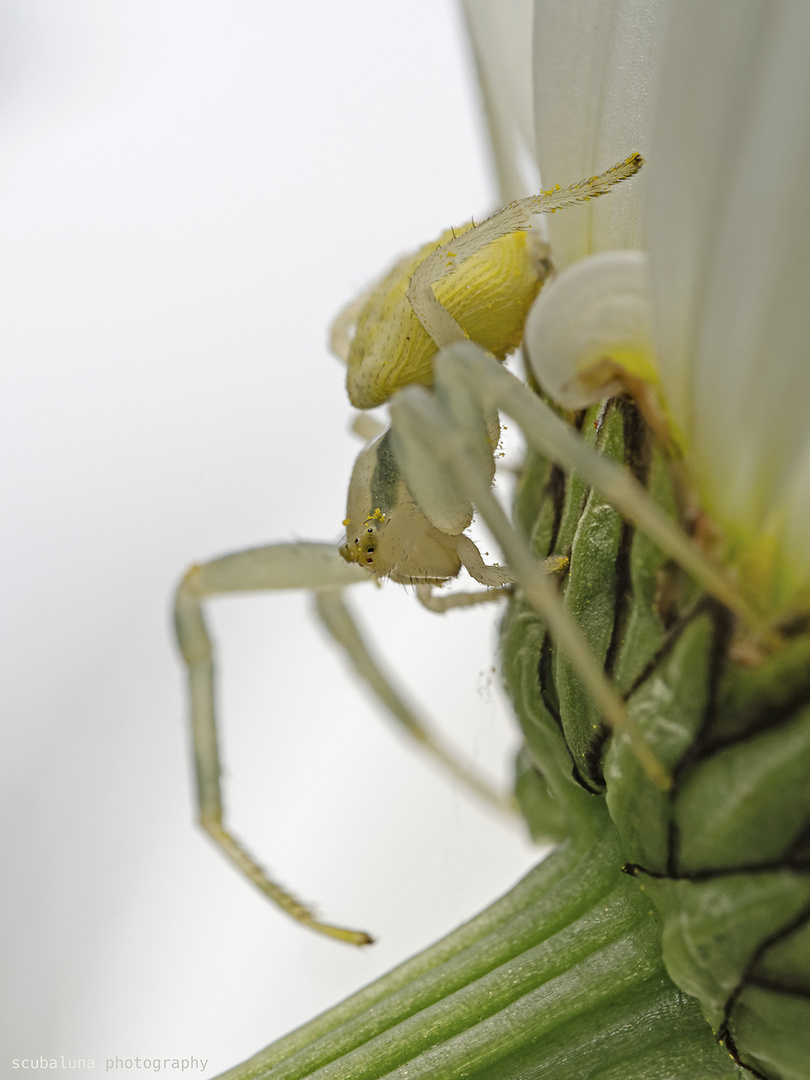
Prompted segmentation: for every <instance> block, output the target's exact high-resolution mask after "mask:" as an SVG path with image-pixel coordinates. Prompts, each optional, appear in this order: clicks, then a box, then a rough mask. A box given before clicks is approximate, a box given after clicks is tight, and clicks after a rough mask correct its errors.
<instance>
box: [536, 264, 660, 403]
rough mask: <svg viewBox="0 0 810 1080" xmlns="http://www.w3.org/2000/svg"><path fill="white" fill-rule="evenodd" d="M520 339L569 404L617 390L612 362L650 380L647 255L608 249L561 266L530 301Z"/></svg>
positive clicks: (548, 384)
mask: <svg viewBox="0 0 810 1080" xmlns="http://www.w3.org/2000/svg"><path fill="white" fill-rule="evenodd" d="M523 343H524V346H525V349H526V354H527V357H528V360H529V364H530V366H531V369H532V371H533V372H534V374H535V376H536V377H537V380H538V382H539V383H540V385H541V387H542V388H543V390H545V392H546V393H547V394H549V395H550V396H551V397H552V398H553V399H554V400H555V401H557V402H558V403H559V404H560V405H562V406H564V407H565V408H567V409H582V408H585V407H586V406H587V405H591V404H593V403H594V402H597V401H601V400H602V399H603V398H605V397H609V396H610V395H611V394H614V393H618V392H620V391H621V390H622V389H623V384H622V381H621V378H620V377H617V374H616V369H622V370H623V371H627V372H629V373H630V374H631V375H632V376H634V377H636V378H638V377H640V378H644V379H646V380H647V381H654V380H655V369H654V360H653V345H652V330H651V319H650V299H649V288H648V278H647V258H646V255H645V254H644V253H643V252H641V251H606V252H602V253H601V254H599V255H592V256H590V257H589V258H586V259H581V260H580V261H579V262H577V263H575V264H574V265H573V266H569V267H568V268H567V269H565V270H563V271H562V273H561V274H560V275H559V276H558V277H557V278H555V279H554V280H553V281H552V282H550V284H548V285H547V286H546V287H545V288H544V289H543V291H542V292H541V293H540V296H539V297H538V298H537V300H536V301H535V302H534V304H533V306H532V309H531V311H530V312H529V317H528V319H527V320H526V328H525V331H524V336H523Z"/></svg>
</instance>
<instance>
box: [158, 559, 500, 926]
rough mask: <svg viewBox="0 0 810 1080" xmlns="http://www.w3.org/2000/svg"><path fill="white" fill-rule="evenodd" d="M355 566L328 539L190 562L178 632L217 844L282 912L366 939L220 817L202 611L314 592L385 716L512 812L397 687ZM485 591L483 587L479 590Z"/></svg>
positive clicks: (202, 816)
mask: <svg viewBox="0 0 810 1080" xmlns="http://www.w3.org/2000/svg"><path fill="white" fill-rule="evenodd" d="M369 580H370V578H369V576H368V574H367V573H366V572H364V571H363V570H362V569H361V568H360V567H359V566H354V565H349V564H347V563H346V561H345V560H344V559H342V558H340V556H339V554H338V552H337V550H336V549H335V548H334V547H333V546H332V545H330V544H313V543H298V544H275V545H271V546H268V547H263V548H256V549H253V550H250V551H242V552H237V553H235V554H232V555H226V556H223V557H222V558H220V559H214V560H213V561H211V562H209V563H206V564H205V565H203V566H195V567H192V569H191V570H189V572H188V573H187V574H186V576H185V577H184V578H183V581H182V582H181V584H180V587H179V589H178V591H177V598H176V603H175V623H176V628H177V638H178V642H179V645H180V650H181V652H182V655H183V659H184V660H185V662H186V665H187V667H188V673H189V689H190V698H191V728H192V739H193V744H194V759H195V767H196V774H197V798H198V808H199V821H200V824H201V825H202V827H203V828H204V829H205V831H206V832H207V833H208V835H209V836H210V837H211V838H212V839H213V840H214V842H215V843H216V844H217V846H218V847H219V848H220V850H221V851H222V852H223V853H224V854H225V856H226V857H227V858H228V859H229V860H230V861H231V863H233V865H234V866H236V868H237V869H238V870H239V871H240V872H241V873H242V874H244V875H245V876H246V877H247V878H248V880H250V881H251V882H252V883H253V884H254V885H255V886H256V887H257V888H258V889H260V890H261V892H263V893H264V894H265V895H266V896H267V897H269V898H270V899H271V900H273V901H274V902H275V903H276V904H278V906H279V907H281V908H282V910H284V911H285V912H287V914H288V915H291V916H292V917H293V918H294V919H297V920H298V921H299V922H301V923H303V924H304V925H306V926H309V927H310V929H312V930H316V931H318V932H319V933H322V934H326V935H328V936H329V937H333V938H337V939H338V940H340V941H345V942H348V943H349V944H353V945H365V944H368V943H370V942H371V941H372V938H371V937H370V936H369V935H368V934H366V933H365V932H363V931H357V930H347V929H345V928H343V927H338V926H333V925H331V924H329V923H323V922H320V921H318V920H316V919H315V918H314V916H313V914H312V912H311V911H310V910H309V909H308V908H307V907H306V906H305V905H304V904H302V903H301V902H300V901H299V900H297V899H296V898H295V897H294V896H293V895H292V894H291V893H290V892H288V891H287V890H286V889H284V888H282V887H281V886H280V885H278V884H277V883H276V882H275V881H273V880H272V878H270V877H269V875H268V874H267V872H266V871H265V870H264V868H263V867H262V866H261V865H260V864H259V863H258V862H257V861H256V860H255V859H254V858H253V857H252V856H251V855H250V854H249V853H248V852H247V851H246V850H245V848H244V847H243V845H242V844H241V843H240V842H239V840H237V839H236V838H235V837H234V836H233V834H232V833H231V832H230V830H229V829H228V828H227V826H226V824H225V821H224V814H223V808H222V791H221V783H220V774H221V768H220V759H219V748H218V737H217V719H216V700H215V678H214V656H213V647H212V644H211V638H210V636H209V633H208V629H207V627H206V624H205V619H204V616H203V602H204V601H205V600H206V599H207V598H210V597H214V596H222V595H226V594H232V593H236V592H260V591H272V590H276V589H306V590H308V591H310V592H313V593H314V595H315V603H316V610H317V613H318V616H319V618H320V620H321V622H322V623H323V625H324V627H325V628H326V630H327V631H328V632H329V634H330V635H331V636H332V638H333V640H334V641H335V643H336V644H337V645H339V646H340V648H341V649H342V650H343V651H344V653H345V654H346V656H347V658H348V659H349V661H350V662H351V664H352V666H353V667H354V669H355V671H356V672H357V674H358V675H359V676H360V678H361V679H362V680H363V681H364V682H365V683H366V685H367V686H368V687H369V688H370V689H371V690H372V691H373V692H374V694H375V695H376V696H377V698H378V700H379V701H380V702H381V704H382V705H383V706H384V707H385V709H386V712H387V714H388V715H389V716H391V717H393V718H394V719H395V720H397V721H398V722H399V724H400V725H401V726H402V728H403V729H404V730H405V731H406V732H407V734H408V735H409V736H410V737H411V738H412V739H414V740H415V741H416V742H417V743H418V744H419V745H420V746H421V747H422V749H423V750H425V751H426V752H427V753H428V754H430V755H431V756H432V757H433V759H434V760H435V761H437V762H438V764H440V765H441V766H442V768H444V769H445V770H447V771H448V772H450V773H451V774H452V775H453V776H455V777H456V778H457V779H458V780H459V781H460V782H461V783H463V784H464V785H465V786H466V787H467V788H468V789H469V790H470V791H472V792H474V793H475V795H476V796H477V797H479V798H481V799H484V800H485V801H486V802H487V803H489V805H490V806H492V807H493V808H495V809H497V810H499V811H500V812H502V813H504V812H505V813H508V814H510V815H513V814H514V812H515V806H514V803H513V802H512V800H511V799H509V798H507V797H504V796H503V795H501V794H500V792H498V791H496V790H495V789H494V788H493V787H492V786H491V785H490V784H489V783H488V782H487V781H486V780H485V779H484V778H483V777H482V776H479V775H478V773H476V771H475V770H474V769H471V768H469V767H468V766H466V765H465V764H464V763H463V762H462V761H460V760H459V758H458V757H457V756H456V754H455V752H454V751H453V750H452V749H451V748H450V747H448V746H446V745H445V744H444V742H443V740H442V739H441V737H440V736H438V735H437V734H436V733H435V732H434V731H432V730H431V727H430V726H429V725H428V724H426V723H425V722H424V721H423V720H422V719H421V718H420V717H419V716H418V715H417V714H416V713H415V712H414V710H413V709H412V708H411V706H410V705H409V704H408V702H407V701H406V700H405V698H404V697H403V696H402V695H401V694H400V693H399V692H398V691H397V689H396V687H395V686H394V685H393V683H392V682H391V680H390V679H389V678H388V676H387V675H386V673H385V672H384V671H383V670H382V668H381V667H380V665H379V664H378V663H377V661H376V659H375V658H374V656H373V655H372V653H371V651H370V650H369V648H368V646H367V644H366V642H365V640H364V639H363V636H362V634H361V633H360V630H359V628H358V627H357V625H356V623H355V621H354V619H353V618H352V615H351V613H350V612H349V610H348V608H347V607H346V605H345V603H344V601H343V599H342V589H343V588H344V587H346V586H348V585H353V584H357V583H359V582H362V581H369ZM484 595H486V594H484Z"/></svg>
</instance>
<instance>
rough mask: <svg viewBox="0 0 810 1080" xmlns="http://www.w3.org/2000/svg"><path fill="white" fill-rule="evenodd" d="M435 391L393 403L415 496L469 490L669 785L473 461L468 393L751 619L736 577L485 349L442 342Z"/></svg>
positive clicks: (618, 726) (609, 713) (574, 654)
mask: <svg viewBox="0 0 810 1080" xmlns="http://www.w3.org/2000/svg"><path fill="white" fill-rule="evenodd" d="M435 391H436V392H435V394H429V393H427V392H426V391H424V390H422V389H421V388H418V387H412V388H409V389H407V390H405V391H403V392H402V393H401V394H400V395H399V396H398V397H397V399H396V400H395V401H393V402H392V406H391V412H392V416H393V431H394V439H395V445H396V448H397V456H398V460H399V462H400V466H401V468H402V470H403V473H404V475H405V476H406V478H407V480H408V483H409V484H410V485H412V486H413V488H414V491H415V494H416V497H417V498H419V499H420V501H421V502H422V504H423V505H424V506H425V507H427V508H429V507H430V506H431V500H432V498H433V497H434V493H435V492H438V491H441V490H442V486H443V485H451V486H454V487H455V489H456V491H457V493H463V494H465V495H466V496H467V497H468V498H469V499H471V501H472V502H473V503H474V505H475V507H476V510H477V511H478V513H479V515H480V517H482V518H483V520H484V521H485V522H486V524H487V525H488V526H489V528H490V530H491V532H492V533H493V535H494V536H495V538H496V540H497V541H498V542H499V544H500V545H501V547H502V549H503V551H504V554H505V555H506V557H507V560H508V562H509V566H510V569H511V570H512V571H513V573H514V574H515V577H516V579H517V581H518V582H519V585H520V587H521V588H522V590H523V592H524V593H525V595H526V597H527V599H528V600H529V602H530V603H531V604H532V605H533V606H534V607H535V609H536V610H537V611H538V613H539V614H540V615H541V616H542V618H543V619H544V620H545V622H546V624H547V625H548V627H549V630H550V632H551V634H552V636H554V637H555V638H556V640H557V642H558V644H559V646H560V648H561V649H562V650H563V652H564V653H565V654H566V655H567V657H568V660H569V662H570V663H571V665H572V667H573V668H574V669H575V670H576V671H577V672H578V674H579V677H580V678H581V680H582V682H583V684H584V685H585V686H586V687H587V689H588V691H589V693H590V694H591V696H592V698H593V700H594V702H595V703H596V704H597V707H598V709H599V710H600V712H601V714H602V715H603V717H604V718H605V720H606V721H607V723H608V724H609V726H610V727H612V728H613V729H614V730H616V731H620V732H622V733H623V734H625V735H626V737H627V738H628V739H629V741H630V743H631V745H632V746H633V749H634V752H635V754H636V756H637V757H638V759H639V761H640V762H641V763H642V765H643V767H644V769H645V771H646V772H647V773H648V775H649V776H650V777H651V778H652V779H653V780H655V782H656V783H657V784H659V785H661V786H662V787H666V786H668V785H669V778H668V776H667V774H666V772H665V770H664V769H663V767H662V766H661V763H660V762H659V761H658V759H657V758H656V756H655V755H654V754H653V753H652V751H651V749H650V747H649V745H648V743H647V741H646V739H645V738H644V737H643V736H642V734H641V733H640V731H639V730H638V728H637V726H636V725H635V724H634V723H633V721H632V719H631V718H630V716H629V714H628V711H627V708H626V707H625V705H624V703H623V701H622V700H621V699H620V697H619V696H618V694H617V693H616V691H615V690H614V688H613V687H612V685H611V684H610V682H609V680H608V679H607V678H606V676H605V674H604V672H603V671H602V669H601V667H600V665H599V663H598V662H597V661H596V659H595V657H594V655H593V653H592V652H591V650H590V648H589V646H588V644H587V641H586V639H585V637H584V636H583V634H582V631H581V629H580V628H579V627H578V626H577V624H576V622H575V620H574V619H573V618H572V616H571V614H570V613H569V612H568V611H567V610H566V609H565V607H564V606H563V604H562V602H561V600H560V597H559V596H558V594H557V592H556V590H555V588H554V587H553V585H552V584H551V583H550V582H549V580H548V578H547V577H546V575H545V574H543V573H542V572H541V569H540V567H539V566H538V564H537V561H536V559H535V557H534V556H533V555H532V553H531V552H530V550H529V548H528V546H527V544H526V542H525V541H524V540H523V539H522V538H521V537H520V536H519V535H518V533H517V532H516V531H515V529H514V528H513V527H512V525H511V524H510V522H509V520H508V518H507V516H506V514H505V512H504V510H503V508H502V507H501V505H500V503H499V502H498V501H497V500H496V499H495V497H494V496H493V494H492V492H491V490H490V485H489V483H488V482H487V478H486V475H485V474H482V472H481V470H480V466H479V461H480V459H481V455H482V453H483V447H482V445H481V429H480V424H478V425H476V424H475V423H473V424H471V423H470V419H469V418H470V417H471V416H472V415H473V412H474V404H475V402H478V408H479V410H483V411H486V410H488V409H491V408H499V409H500V410H502V411H503V412H506V413H507V414H508V415H509V416H511V417H512V418H513V419H514V420H516V421H517V422H518V424H519V425H520V427H521V430H522V431H523V434H524V436H525V437H526V440H527V442H528V443H529V445H530V446H531V447H533V448H534V449H536V450H538V451H539V452H540V453H542V454H543V455H544V456H546V457H547V458H549V459H550V460H552V461H554V462H556V463H557V464H559V465H561V466H562V467H563V468H565V469H567V470H572V469H575V470H577V471H578V472H579V473H580V474H581V475H582V476H583V477H584V478H585V479H586V480H587V482H589V483H590V484H593V486H594V487H596V488H597V489H599V490H600V491H601V492H602V494H603V495H605V496H606V497H607V498H608V499H609V500H610V502H611V503H612V504H613V505H614V506H615V507H616V508H617V509H618V510H619V511H620V512H621V513H622V514H623V515H624V516H625V517H626V518H627V519H628V520H629V521H631V522H632V523H633V524H635V525H636V526H637V527H638V528H639V529H641V530H642V531H643V532H645V533H646V534H647V535H648V536H649V537H650V538H651V539H652V540H653V541H654V542H655V543H656V544H657V545H658V547H659V548H660V549H661V551H663V552H664V553H665V554H667V555H668V556H670V557H671V558H672V559H673V560H674V561H675V562H676V563H678V564H679V565H680V566H681V567H682V568H683V569H684V570H686V571H687V573H688V574H689V575H690V576H691V577H692V578H693V579H694V580H695V581H697V582H698V583H699V584H700V585H701V586H703V587H704V588H705V589H706V591H707V592H709V593H710V594H711V595H713V596H714V597H715V598H717V599H719V600H720V601H721V602H722V603H723V604H725V605H726V606H727V607H728V608H729V609H730V610H731V611H733V612H734V613H735V614H737V615H738V617H739V618H740V619H742V620H744V621H745V622H747V624H748V625H756V613H754V612H752V611H751V610H750V608H749V606H748V605H747V604H746V603H745V601H744V599H743V598H742V597H741V595H740V592H739V590H738V589H737V588H736V586H735V585H734V583H733V582H731V581H730V580H729V579H728V578H727V576H726V575H725V574H724V573H723V572H722V571H721V570H720V569H719V568H718V567H716V566H715V565H714V564H713V563H712V562H711V561H710V560H708V559H707V558H706V556H705V555H704V554H703V553H702V552H701V551H700V549H699V548H698V547H697V545H696V544H694V543H693V541H692V540H691V539H690V538H689V537H688V536H687V535H686V534H685V533H683V532H682V530H681V529H680V528H679V527H678V525H677V524H676V523H675V522H674V521H672V520H671V519H670V518H668V517H667V516H666V515H665V514H664V513H663V512H662V511H661V509H660V508H659V507H658V506H657V505H656V504H655V503H654V502H653V501H652V500H650V499H649V497H648V495H647V493H646V492H645V490H644V488H643V487H642V486H641V485H640V484H638V483H637V482H636V481H635V480H634V478H633V477H631V476H630V475H628V473H627V472H626V471H625V470H624V469H623V468H621V467H620V466H618V465H617V464H615V463H613V462H610V461H608V460H605V459H604V458H603V457H602V456H601V455H599V454H596V453H595V452H594V451H593V450H592V449H590V448H589V447H587V446H585V445H584V443H583V442H582V440H581V439H580V438H579V437H578V436H577V435H576V434H575V433H574V432H573V431H572V429H571V428H570V427H569V426H568V425H566V424H565V423H564V422H563V421H561V420H560V418H559V417H557V416H556V415H555V414H554V413H553V412H552V410H550V409H549V408H548V406H546V405H545V403H544V402H542V401H541V400H540V398H539V397H537V395H536V394H534V393H533V392H532V391H531V390H530V389H529V388H528V387H526V386H525V385H524V384H523V383H522V382H521V381H520V380H518V379H516V378H515V377H514V376H513V375H511V374H510V373H509V372H508V371H506V370H504V369H503V368H502V367H501V365H500V364H498V363H497V362H496V361H495V360H494V359H493V358H492V357H491V356H488V355H487V354H486V353H485V352H484V351H483V350H481V349H480V348H477V347H476V346H474V345H472V344H471V343H468V342H467V343H460V344H457V345H454V346H451V347H450V348H449V349H446V350H444V351H443V353H442V354H441V355H440V356H439V357H438V358H437V361H436V384H435ZM426 461H432V462H433V467H432V475H431V474H429V473H426V472H425V462H426ZM414 466H416V467H414ZM428 512H430V511H429V510H428Z"/></svg>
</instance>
